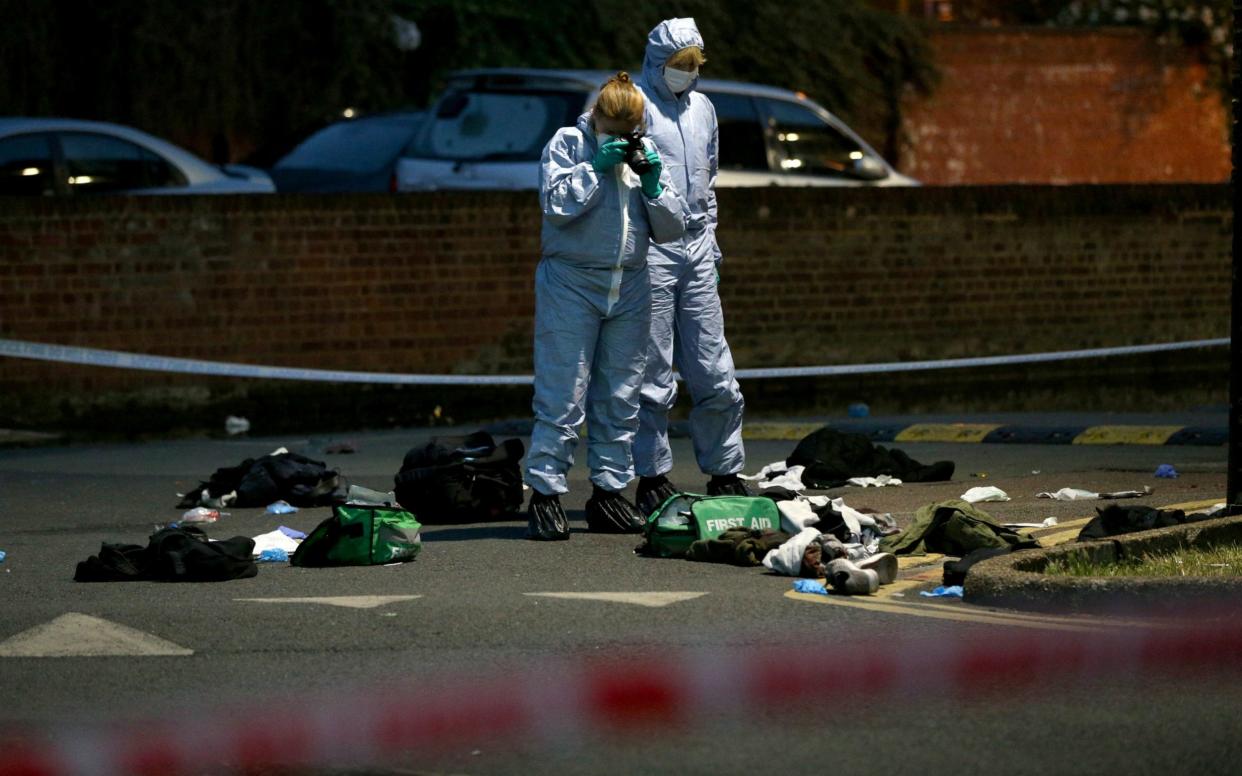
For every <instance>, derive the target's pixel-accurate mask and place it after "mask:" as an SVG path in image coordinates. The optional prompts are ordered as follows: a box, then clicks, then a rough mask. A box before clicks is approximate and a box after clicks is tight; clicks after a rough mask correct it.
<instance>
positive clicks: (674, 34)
mask: <svg viewBox="0 0 1242 776" xmlns="http://www.w3.org/2000/svg"><path fill="white" fill-rule="evenodd" d="M686 46H698V47H699V48H704V46H703V36H702V35H700V34H699V26H698V25H697V24H695V23H694V19H692V18H685V19H665V20H664V21H662V22H660V23H659V24H657V25H656V26H655V28H654V29H652V30H651V34H650V35H648V36H647V53H646V55H645V56H644V57H643V80H644V81H646V83H647V86H648V87H649V88H650V89H651V90H652V91H654V92H655V93H656V95H658V96H659V97H660V99H662V100H667V101H669V102H672V101H674V100H676V99H677V95H675V94H673V92H672V91H671V90H670V89H669V88H668V84H666V83H664V64H665V63H666V62H668V58H669V57H671V56H673V55H674V54H676V53H677V52H678V51H681V50H682V49H684V48H685V47H686ZM698 84H699V79H698V78H695V79H694V80H693V81H691V82H690V86H688V87H687V88H686V90H685V91H684V92H682V93H681V97H682V98H683V99H684V98H685V96H686V95H687V94H689V93H690V92H692V91H694V89H695V87H697V86H698Z"/></svg>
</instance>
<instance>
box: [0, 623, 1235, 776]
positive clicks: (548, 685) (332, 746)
mask: <svg viewBox="0 0 1242 776" xmlns="http://www.w3.org/2000/svg"><path fill="white" fill-rule="evenodd" d="M1187 614H1188V615H1192V614H1193V615H1194V616H1195V619H1194V620H1193V622H1195V623H1196V624H1194V625H1186V624H1184V623H1185V622H1186V621H1185V620H1183V621H1181V622H1182V623H1183V624H1168V623H1165V624H1162V625H1158V624H1153V625H1152V627H1150V628H1145V629H1129V630H1125V631H1121V630H1100V631H1095V632H1092V631H1086V632H1078V633H1073V632H1064V631H1057V632H1041V633H1035V634H1034V635H1031V634H1030V632H1029V631H1028V632H1026V633H1025V634H1022V635H1013V634H1008V633H1005V632H1000V631H997V632H994V633H989V634H988V637H987V638H979V633H978V632H977V631H976V632H972V633H970V634H966V633H959V634H957V635H955V636H951V637H948V638H944V637H941V638H938V639H934V640H931V639H925V638H924V639H919V640H906V641H900V640H898V641H896V642H895V643H894V641H892V640H889V641H882V642H880V641H877V642H873V643H861V644H856V645H850V646H848V647H844V646H835V648H831V649H830V648H826V647H825V648H814V649H805V648H804V649H798V648H782V649H779V650H778V649H776V648H766V649H762V648H761V649H756V648H749V647H748V648H745V649H733V650H725V649H719V650H711V651H704V650H697V651H696V650H669V651H667V653H666V654H664V655H662V656H653V655H652V654H651V652H650V650H649V649H643V650H638V649H635V650H634V651H633V654H618V655H614V657H613V659H612V660H611V661H608V662H605V661H602V660H600V659H598V658H591V659H584V658H573V657H570V658H565V659H561V660H541V661H537V662H532V663H530V664H528V665H526V666H524V667H523V669H522V670H521V671H520V672H515V671H509V672H507V673H504V674H498V675H495V676H490V677H488V676H477V674H476V675H475V678H473V679H472V680H471V681H469V682H439V683H433V682H427V683H423V684H413V683H409V684H406V685H397V686H394V685H393V684H392V683H389V684H387V685H384V686H383V687H381V688H376V689H374V690H364V691H361V692H359V691H354V692H352V693H342V692H337V693H335V694H333V695H330V696H327V695H324V696H320V697H315V696H301V697H290V698H288V699H285V702H284V703H277V702H276V701H263V702H259V703H256V704H255V705H254V706H252V707H249V708H245V709H242V710H239V709H237V708H236V705H233V706H230V707H229V708H228V709H227V710H222V711H216V712H200V713H195V712H194V711H193V710H188V709H187V710H182V711H179V712H178V713H177V714H176V715H175V716H176V719H175V721H174V720H170V719H169V718H168V716H165V717H164V718H162V719H161V720H158V721H151V722H143V723H128V724H125V725H98V726H95V727H89V728H76V729H71V730H70V729H66V730H59V731H47V733H46V734H45V733H43V732H39V733H38V734H35V735H32V734H31V731H29V730H27V731H25V732H24V734H23V735H22V736H21V737H14V736H10V737H9V738H8V740H5V739H4V737H2V736H0V752H3V756H0V776H18V775H19V774H20V775H21V776H36V775H38V776H77V775H78V774H91V775H92V776H109V775H110V774H117V776H121V775H126V774H140V775H141V774H151V775H152V776H154V775H155V774H160V775H161V776H174V775H175V774H181V773H199V772H204V771H211V772H219V771H221V770H224V769H233V770H236V771H240V772H253V771H255V770H256V769H263V768H271V767H293V768H297V767H310V766H327V765H332V766H340V765H354V766H356V765H360V764H371V763H380V762H383V761H385V760H391V759H394V758H397V757H400V756H403V755H404V756H410V755H418V754H420V753H421V754H423V755H427V756H434V755H435V754H439V753H450V750H456V749H457V748H460V747H476V746H480V745H486V746H487V747H488V748H489V750H490V751H492V752H497V751H503V746H504V743H505V742H506V741H507V742H511V743H515V745H516V744H517V743H520V744H521V745H522V746H529V745H531V744H536V745H542V746H546V747H555V746H563V745H566V744H568V745H571V746H575V745H578V744H577V742H578V741H579V740H580V738H581V737H582V736H591V735H609V734H616V733H628V732H632V731H634V730H635V729H636V728H644V727H647V728H651V729H653V730H664V731H666V732H667V731H671V730H684V729H686V728H687V727H691V726H695V725H705V726H706V725H709V724H712V723H715V722H723V721H727V720H729V719H731V718H742V719H753V716H754V715H756V714H769V715H770V714H779V713H786V714H798V713H800V711H802V710H804V709H814V708H817V707H818V705H819V704H820V703H821V702H822V700H823V696H824V693H830V694H831V697H832V700H833V702H834V703H838V704H839V703H842V702H844V701H861V700H874V699H876V698H881V697H885V696H897V698H898V699H906V700H914V699H918V698H920V697H928V696H935V697H945V696H949V697H952V696H954V695H971V694H977V693H982V694H986V695H988V696H990V697H992V698H994V699H997V700H1001V699H1004V698H1006V697H1013V696H1014V694H1015V693H1019V692H1024V691H1037V690H1039V689H1041V688H1044V687H1053V686H1055V682H1056V681H1058V680H1065V679H1074V680H1076V681H1090V680H1096V679H1112V678H1117V677H1132V678H1133V679H1134V681H1135V682H1141V683H1143V684H1144V685H1145V686H1146V685H1148V684H1149V683H1150V682H1151V680H1152V678H1153V677H1155V676H1159V675H1172V676H1175V677H1178V678H1180V677H1181V676H1182V675H1183V672H1186V671H1196V670H1197V671H1212V672H1236V671H1238V670H1239V669H1240V668H1242V663H1240V661H1239V658H1240V657H1242V623H1239V621H1238V620H1237V619H1236V616H1237V609H1236V608H1233V609H1231V610H1229V611H1214V612H1208V611H1204V612H1200V613H1197V614H1195V613H1192V612H1187ZM1222 615H1223V618H1222V619H1217V618H1218V617H1219V616H1222ZM1215 675H1216V674H1215V673H1214V674H1213V676H1215ZM264 697H265V698H267V697H270V696H264Z"/></svg>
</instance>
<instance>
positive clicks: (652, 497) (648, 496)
mask: <svg viewBox="0 0 1242 776" xmlns="http://www.w3.org/2000/svg"><path fill="white" fill-rule="evenodd" d="M680 492H681V491H679V490H677V486H676V485H674V484H673V483H671V482H669V481H668V477H665V476H664V475H663V474H661V475H660V476H658V477H642V478H640V479H639V480H638V492H637V493H636V494H634V501H635V503H636V504H637V506H638V511H639V513H641V514H644V515H650V514H651V513H652V512H655V511H656V510H657V509H659V508H660V505H661V504H663V503H664V502H665V501H668V500H669V499H670V498H672V497H673V496H676V495H677V494H678V493H680Z"/></svg>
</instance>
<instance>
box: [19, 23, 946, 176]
mask: <svg viewBox="0 0 1242 776" xmlns="http://www.w3.org/2000/svg"><path fill="white" fill-rule="evenodd" d="M393 15H398V16H400V17H402V18H405V19H409V20H411V21H413V22H415V23H416V24H417V25H418V27H419V29H420V31H421V34H422V35H421V37H422V42H421V45H420V46H419V47H418V48H417V49H416V50H414V51H410V52H405V51H402V50H401V49H400V48H399V47H398V46H397V42H396V37H395V35H394V31H393V25H392V17H393ZM672 16H693V17H695V19H696V20H697V22H698V24H699V26H700V28H701V29H702V31H703V34H704V37H705V39H706V41H707V55H708V59H709V63H708V65H707V69H706V70H705V73H710V75H712V76H715V77H723V78H738V79H744V80H751V81H757V82H761V83H769V84H774V85H779V86H785V87H789V88H795V89H801V90H803V91H805V92H807V93H808V94H809V95H811V96H812V97H813V98H816V99H817V100H819V101H820V102H822V103H823V104H824V105H825V106H827V107H828V108H830V109H832V110H834V111H835V112H838V113H840V114H841V115H842V116H843V117H845V118H846V119H847V120H848V121H850V122H851V123H854V124H855V125H856V126H857V127H858V128H859V129H860V131H862V132H863V133H864V134H865V135H868V136H869V137H870V138H871V139H872V140H873V141H875V142H877V143H878V144H879V145H881V146H884V147H888V148H893V147H895V145H896V143H897V137H896V133H897V131H898V128H899V127H900V114H899V106H900V98H901V96H902V94H903V93H904V92H905V91H906V90H907V89H910V88H914V89H919V90H928V89H930V88H931V87H932V85H933V84H934V82H935V77H936V76H935V69H934V66H933V64H932V61H931V54H930V50H929V47H928V46H927V44H926V42H925V40H924V37H923V35H922V33H921V31H920V30H919V28H918V27H917V26H916V25H915V24H913V23H912V22H910V21H909V20H907V19H903V18H900V17H897V16H894V15H891V14H887V13H883V12H880V11H876V10H873V9H871V8H870V7H868V6H867V5H866V4H865V3H863V2H861V0H800V1H799V2H794V1H790V2H763V3H755V2H749V1H744V0H719V1H717V2H712V1H711V0H681V1H674V2H655V1H654V0H624V1H623V0H582V1H581V2H579V3H577V4H574V5H573V6H565V5H563V4H560V3H534V2H530V0H196V1H195V2H184V0H111V1H110V2H107V3H85V2H78V1H75V0H39V1H38V2H36V1H35V0H0V18H3V19H6V20H8V23H6V24H4V25H0V73H3V77H2V78H0V115H56V116H71V117H79V118H96V119H103V120H110V121H117V122H121V123H125V124H131V125H135V126H139V127H142V128H144V129H146V130H148V131H151V132H153V133H155V134H158V135H162V136H165V137H168V138H170V139H173V140H175V141H177V142H180V143H182V144H185V145H187V146H190V147H192V148H195V149H197V150H199V151H201V152H203V153H210V154H211V155H213V156H216V157H217V160H219V161H223V160H224V157H229V156H232V157H238V156H240V155H241V151H244V150H246V149H248V148H250V147H253V146H255V145H262V144H264V143H271V144H275V145H280V143H281V141H282V140H284V139H286V138H290V137H295V136H297V135H299V134H301V133H304V132H305V131H307V130H308V129H309V128H312V127H314V126H318V125H320V124H322V123H324V122H326V121H328V120H330V119H332V118H334V117H336V116H339V115H340V111H341V110H342V109H344V108H346V107H353V108H355V109H360V110H363V111H377V110H386V109H393V108H398V107H406V106H423V105H425V104H426V103H427V102H428V100H429V99H430V98H431V97H433V96H434V94H435V92H436V91H437V90H438V88H439V86H440V84H441V83H442V82H443V79H444V76H445V75H446V73H447V72H448V71H450V70H452V69H455V68H462V67H476V66H524V67H590V68H608V69H611V68H629V69H636V68H637V67H638V66H639V65H640V64H641V62H642V55H643V49H644V46H645V41H646V35H647V32H648V30H650V29H651V27H653V26H654V25H655V24H656V23H657V22H659V21H660V20H661V19H664V18H669V17H672Z"/></svg>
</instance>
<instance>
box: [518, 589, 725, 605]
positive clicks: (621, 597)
mask: <svg viewBox="0 0 1242 776" xmlns="http://www.w3.org/2000/svg"><path fill="white" fill-rule="evenodd" d="M525 595H531V596H542V597H544V598H567V599H573V600H582V601H611V602H612V603H618V604H637V605H638V606H651V607H658V606H668V605H669V604H676V603H681V602H682V601H690V600H693V599H695V598H698V597H700V596H705V595H707V593H669V592H662V593H525Z"/></svg>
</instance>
